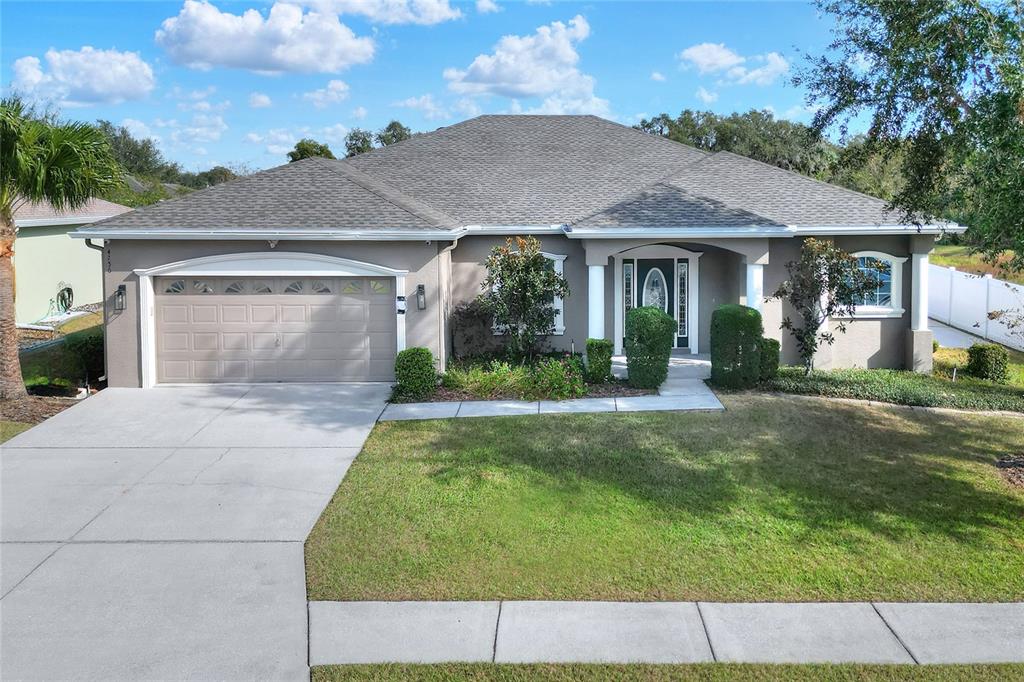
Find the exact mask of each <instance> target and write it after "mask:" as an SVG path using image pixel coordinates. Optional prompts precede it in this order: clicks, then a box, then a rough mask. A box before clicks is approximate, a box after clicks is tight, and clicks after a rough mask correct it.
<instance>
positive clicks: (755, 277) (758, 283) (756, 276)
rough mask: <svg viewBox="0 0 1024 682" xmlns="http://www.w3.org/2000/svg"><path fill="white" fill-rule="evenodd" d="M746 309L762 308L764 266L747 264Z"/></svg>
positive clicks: (759, 310) (759, 309)
mask: <svg viewBox="0 0 1024 682" xmlns="http://www.w3.org/2000/svg"><path fill="white" fill-rule="evenodd" d="M747 307H749V308H753V309H754V310H756V311H757V312H762V309H763V308H764V266H763V265H760V264H758V263H747Z"/></svg>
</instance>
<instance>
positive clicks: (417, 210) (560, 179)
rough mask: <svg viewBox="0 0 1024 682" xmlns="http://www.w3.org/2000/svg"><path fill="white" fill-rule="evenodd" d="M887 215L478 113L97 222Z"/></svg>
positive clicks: (733, 160)
mask: <svg viewBox="0 0 1024 682" xmlns="http://www.w3.org/2000/svg"><path fill="white" fill-rule="evenodd" d="M894 222H896V221H895V220H894V219H893V217H892V216H890V215H887V214H886V212H885V204H884V202H883V201H881V200H879V199H874V198H871V197H868V196H865V195H862V194H857V193H856V192H851V191H849V190H846V189H843V188H840V187H835V186H832V185H828V184H825V183H822V182H818V181H816V180H813V179H811V178H806V177H804V176H801V175H798V174H796V173H791V172H788V171H784V170H781V169H778V168H775V167H774V166H769V165H766V164H763V163H759V162H757V161H753V160H751V159H747V158H744V157H741V156H737V155H735V154H730V153H727V152H719V153H717V154H709V153H707V152H702V151H700V150H698V149H695V148H693V147H689V146H686V145H683V144H679V143H676V142H672V141H670V140H667V139H665V138H662V137H658V136H654V135H648V134H645V133H642V132H640V131H637V130H634V129H632V128H629V127H626V126H622V125H619V124H617V123H612V122H611V121H607V120H604V119H601V118H597V117H594V116H479V117H477V118H474V119H470V120H468V121H464V122H462V123H458V124H455V125H452V126H448V127H445V128H440V129H438V130H436V131H434V132H431V133H424V134H419V135H414V136H413V137H412V138H410V139H408V140H405V141H403V142H400V143H398V144H394V145H391V146H389V147H385V148H382V149H377V150H374V151H372V152H369V153H366V154H361V155H359V156H356V157H354V158H351V159H343V160H326V159H306V160H304V161H299V162H296V163H290V164H286V165H284V166H279V167H277V168H272V169H270V170H266V171H263V172H260V173H256V174H255V175H252V176H249V177H246V178H241V179H238V180H234V181H231V182H227V183H224V184H221V185H217V186H215V187H212V188H210V189H206V190H202V191H200V192H195V193H192V194H189V195H186V196H184V197H181V198H179V199H174V200H171V201H165V202H161V203H159V204H155V205H153V206H148V207H145V208H142V209H139V210H137V211H134V212H132V213H128V214H125V215H122V216H117V217H115V218H111V219H109V220H106V221H102V222H101V223H97V225H98V226H101V227H103V228H107V229H122V228H123V229H133V230H137V229H147V228H153V229H156V228H164V229H168V228H170V229H190V228H195V229H207V230H214V229H233V228H234V229H274V230H289V229H296V230H299V229H301V230H314V231H315V230H325V231H326V230H344V229H357V230H368V231H369V230H389V229H391V230H403V231H407V230H420V229H422V230H430V229H434V230H436V229H448V228H455V227H461V226H468V225H484V226H488V225H489V226H542V225H572V226H575V227H593V228H602V227H609V228H611V227H615V228H624V227H676V228H678V227H687V226H694V227H696V226H700V227H754V226H778V225H807V226H828V225H875V224H882V223H885V224H892V223H894Z"/></svg>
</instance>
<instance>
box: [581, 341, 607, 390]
mask: <svg viewBox="0 0 1024 682" xmlns="http://www.w3.org/2000/svg"><path fill="white" fill-rule="evenodd" d="M613 349H614V346H613V345H612V342H611V341H609V340H608V339H587V381H589V382H590V383H592V384H600V383H604V382H605V381H608V380H609V379H611V378H612V352H613Z"/></svg>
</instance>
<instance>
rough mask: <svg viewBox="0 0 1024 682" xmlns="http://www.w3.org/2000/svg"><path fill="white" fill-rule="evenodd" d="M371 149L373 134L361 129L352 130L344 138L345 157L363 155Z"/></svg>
mask: <svg viewBox="0 0 1024 682" xmlns="http://www.w3.org/2000/svg"><path fill="white" fill-rule="evenodd" d="M371 149H373V133H371V132H370V131H369V130H363V129H362V128H353V129H352V130H350V131H349V133H348V135H346V136H345V156H349V157H351V156H355V155H356V154H365V153H366V152H368V151H370V150H371Z"/></svg>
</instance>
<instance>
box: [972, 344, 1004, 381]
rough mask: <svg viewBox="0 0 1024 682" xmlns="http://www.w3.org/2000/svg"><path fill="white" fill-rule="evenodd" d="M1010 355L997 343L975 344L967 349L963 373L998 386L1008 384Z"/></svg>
mask: <svg viewBox="0 0 1024 682" xmlns="http://www.w3.org/2000/svg"><path fill="white" fill-rule="evenodd" d="M1009 365H1010V353H1009V352H1008V351H1007V350H1006V349H1005V348H1004V347H1002V346H1000V345H999V344H998V343H976V344H974V345H973V346H971V347H970V348H968V349H967V367H966V369H965V371H966V372H967V373H968V374H970V375H971V376H972V377H977V378H978V379H988V380H989V381H995V382H997V383H1000V384H1007V383H1009V382H1010V367H1009Z"/></svg>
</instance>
